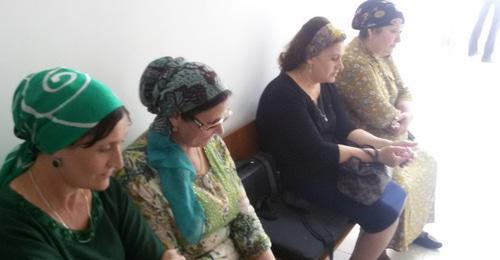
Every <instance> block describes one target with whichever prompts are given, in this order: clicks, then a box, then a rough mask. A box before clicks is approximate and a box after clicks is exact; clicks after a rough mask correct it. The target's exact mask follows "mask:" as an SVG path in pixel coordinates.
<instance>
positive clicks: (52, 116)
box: [0, 68, 122, 187]
mask: <svg viewBox="0 0 500 260" xmlns="http://www.w3.org/2000/svg"><path fill="white" fill-rule="evenodd" d="M120 106H122V102H121V101H120V100H119V99H118V98H117V97H116V96H115V94H114V93H113V91H112V90H111V89H110V88H108V87H107V86H105V85H104V84H103V83H101V82H99V81H97V80H95V79H92V78H91V77H90V76H89V75H88V74H85V73H82V72H79V71H76V70H73V69H68V68H53V69H49V70H44V71H41V72H38V73H34V74H31V75H29V76H27V77H26V78H24V79H23V80H22V81H21V83H20V84H19V86H18V87H17V89H16V91H15V93H14V98H13V102H12V116H13V118H14V134H15V135H16V136H17V137H19V138H20V139H23V140H24V142H23V143H22V144H20V145H18V146H17V147H16V148H15V149H14V150H12V151H11V152H10V153H9V155H7V157H6V159H5V161H4V163H3V165H2V169H1V170H0V187H1V186H4V185H7V184H9V183H10V181H12V180H13V179H14V178H15V177H17V176H19V175H20V174H21V173H23V172H24V171H26V170H27V168H29V167H30V166H31V164H32V163H33V161H34V160H35V158H36V155H37V154H38V153H39V152H42V153H45V154H52V153H55V152H57V151H59V150H61V149H63V148H66V147H68V146H70V145H71V144H73V143H74V142H76V141H77V140H78V139H80V138H81V137H82V136H84V135H85V133H86V132H88V131H89V130H90V129H92V128H93V127H94V126H96V125H97V124H98V123H99V121H100V120H101V119H103V118H104V117H105V116H107V115H108V114H109V113H111V112H113V111H114V110H115V109H117V108H119V107H120Z"/></svg>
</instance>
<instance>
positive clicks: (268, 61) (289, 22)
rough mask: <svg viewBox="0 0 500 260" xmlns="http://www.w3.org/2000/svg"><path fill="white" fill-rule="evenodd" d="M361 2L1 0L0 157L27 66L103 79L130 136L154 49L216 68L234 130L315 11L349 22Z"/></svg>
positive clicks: (8, 144) (140, 126) (10, 140)
mask: <svg viewBox="0 0 500 260" xmlns="http://www.w3.org/2000/svg"><path fill="white" fill-rule="evenodd" d="M360 2H361V1H352V0H328V1H326V0H324V1H319V0H309V1H293V0H290V1H285V0H283V1H282V0H271V1H269V0H268V1H265V0H253V1H250V0H249V1H244V0H210V1H208V0H182V1H181V0H179V1H172V0H140V1H139V0H137V1H132V0H86V1H63V0H59V1H58V0H43V1H40V0H15V1H9V0H0V37H1V38H0V79H1V81H2V85H1V87H0V98H1V102H0V111H1V113H0V122H1V124H0V160H2V159H3V158H4V157H5V156H6V155H7V153H8V151H9V150H10V149H11V148H12V147H13V146H14V145H16V144H18V143H19V142H20V140H18V139H16V138H15V137H14V135H13V133H12V129H13V123H12V117H11V112H10V105H11V98H12V94H13V92H14V89H15V87H16V86H17V84H18V83H19V81H20V80H21V79H22V78H23V77H24V76H25V75H27V74H28V73H31V72H35V71H38V70H41V69H45V68H49V67H54V66H60V65H63V66H67V67H74V68H77V69H79V70H82V71H85V72H88V73H89V74H91V75H92V76H93V77H94V78H96V79H99V80H101V81H103V82H105V83H107V84H108V85H109V86H111V87H112V88H113V89H114V90H115V91H116V92H117V94H118V95H119V96H120V97H121V98H123V99H124V100H125V103H126V105H127V107H128V108H129V109H130V111H131V116H132V119H133V125H132V127H131V129H130V134H129V138H128V141H130V140H132V139H133V138H135V137H136V136H137V135H139V134H140V133H141V132H142V131H144V130H145V129H146V128H147V126H148V124H149V123H150V121H151V120H152V118H153V117H152V115H150V114H149V113H148V112H147V111H146V109H145V108H144V107H143V106H142V105H141V103H140V101H139V98H138V81H139V78H140V76H141V73H142V71H143V69H144V68H145V66H146V65H147V64H148V63H149V62H150V61H151V60H153V59H155V58H158V57H161V56H166V55H170V56H184V57H186V58H187V59H190V60H196V61H201V62H204V63H207V64H208V65H210V66H211V67H213V68H214V69H215V70H216V71H217V72H218V73H219V74H220V76H221V78H222V81H223V82H224V83H225V85H226V86H227V87H228V88H230V89H232V91H233V92H234V96H233V98H232V100H231V103H232V108H233V111H234V112H235V116H234V117H233V118H231V120H230V121H229V122H228V125H227V130H228V132H231V131H233V130H235V129H236V128H237V127H239V126H241V125H243V124H244V123H246V122H248V121H250V120H251V119H253V118H254V114H255V109H256V106H257V102H258V98H259V96H260V93H261V92H262V90H263V88H264V87H265V85H266V84H267V83H268V82H269V81H270V80H271V79H272V78H273V77H275V76H276V75H277V73H278V66H277V62H276V60H277V56H278V53H279V52H280V51H281V50H282V48H283V47H284V46H285V45H286V44H287V43H288V41H289V40H290V39H291V38H292V36H293V35H294V34H295V33H296V31H297V30H298V29H299V28H300V26H301V25H302V24H303V23H304V22H306V21H307V20H308V19H309V18H311V17H313V16H316V15H321V16H325V17H327V18H329V19H330V20H332V21H333V22H334V23H336V24H338V25H339V26H340V27H342V28H349V25H350V20H351V18H352V15H353V13H354V10H355V8H356V6H357V5H358V4H359V3H360ZM348 32H349V33H350V32H351V31H348ZM351 36H352V34H351Z"/></svg>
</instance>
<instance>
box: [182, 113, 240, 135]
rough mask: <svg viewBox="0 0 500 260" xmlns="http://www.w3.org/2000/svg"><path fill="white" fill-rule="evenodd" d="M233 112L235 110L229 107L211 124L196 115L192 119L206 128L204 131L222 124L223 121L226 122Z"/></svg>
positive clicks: (199, 125)
mask: <svg viewBox="0 0 500 260" xmlns="http://www.w3.org/2000/svg"><path fill="white" fill-rule="evenodd" d="M232 114H233V111H231V109H227V110H226V111H225V112H224V113H223V114H222V116H221V118H220V119H219V120H217V121H216V122H214V123H211V124H209V125H207V124H205V123H203V122H201V121H200V120H199V119H198V118H196V117H194V116H193V118H192V119H191V121H193V123H195V124H196V125H197V126H198V127H199V128H200V129H201V130H204V131H210V130H212V129H214V128H216V127H218V126H220V125H222V123H224V122H225V121H226V120H227V119H228V118H229V117H230V116H231V115H232Z"/></svg>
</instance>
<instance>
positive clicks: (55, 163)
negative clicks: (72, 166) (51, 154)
mask: <svg viewBox="0 0 500 260" xmlns="http://www.w3.org/2000/svg"><path fill="white" fill-rule="evenodd" d="M52 166H53V167H54V168H59V167H61V166H62V160H61V158H55V159H54V160H52Z"/></svg>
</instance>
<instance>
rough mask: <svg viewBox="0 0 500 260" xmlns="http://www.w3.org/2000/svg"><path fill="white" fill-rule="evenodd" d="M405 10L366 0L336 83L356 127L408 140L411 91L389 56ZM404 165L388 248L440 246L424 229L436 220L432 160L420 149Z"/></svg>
mask: <svg viewBox="0 0 500 260" xmlns="http://www.w3.org/2000/svg"><path fill="white" fill-rule="evenodd" d="M403 23H404V17H403V14H402V13H401V12H400V11H398V10H397V9H396V7H395V6H394V4H393V3H391V2H389V1H383V0H369V1H366V2H364V3H362V4H361V5H360V6H359V8H358V9H357V10H356V14H355V16H354V19H353V21H352V27H353V28H354V29H356V30H359V31H360V32H359V36H358V37H356V38H355V39H354V40H353V41H352V42H351V43H349V45H348V46H347V48H346V53H345V55H344V65H345V69H344V70H343V71H342V72H341V73H340V74H339V77H338V80H337V87H338V90H339V94H340V96H341V97H342V99H343V101H344V103H345V104H346V108H347V112H348V116H349V118H350V119H351V121H352V122H353V123H354V124H355V125H356V126H357V127H359V128H362V129H364V130H366V131H368V132H370V133H372V134H374V135H377V136H381V137H384V138H387V139H390V140H393V141H398V140H407V139H408V126H409V123H410V121H411V119H412V112H411V95H410V92H409V91H408V88H407V87H406V86H405V85H404V84H403V81H402V80H401V77H400V75H399V73H398V70H397V68H396V66H395V64H394V62H393V60H392V56H391V53H392V50H393V48H394V47H395V46H396V44H397V43H398V42H399V41H400V33H401V28H402V26H403ZM416 155H417V156H416V158H415V159H414V160H413V161H412V162H411V163H410V164H408V165H407V166H406V167H405V168H400V167H395V168H394V174H393V179H394V180H395V181H396V182H397V183H398V184H399V185H401V186H402V187H403V188H404V189H405V191H406V192H407V193H408V200H407V203H406V206H405V210H404V212H403V214H402V216H401V222H400V225H399V227H398V230H397V232H396V234H395V236H394V239H393V241H392V242H391V244H390V248H393V249H395V250H398V251H404V250H406V249H407V248H408V246H409V245H410V244H411V243H412V241H414V240H415V239H417V240H415V242H416V243H418V244H420V245H422V246H424V247H427V248H439V247H441V243H439V242H438V241H436V240H435V239H433V238H432V237H430V236H429V235H428V234H427V233H425V232H423V233H422V229H423V227H424V225H425V224H426V223H428V222H431V221H433V218H434V190H435V187H436V162H435V161H434V159H433V158H432V157H431V156H429V155H428V154H427V153H425V152H424V151H422V150H418V151H417V154H416Z"/></svg>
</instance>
